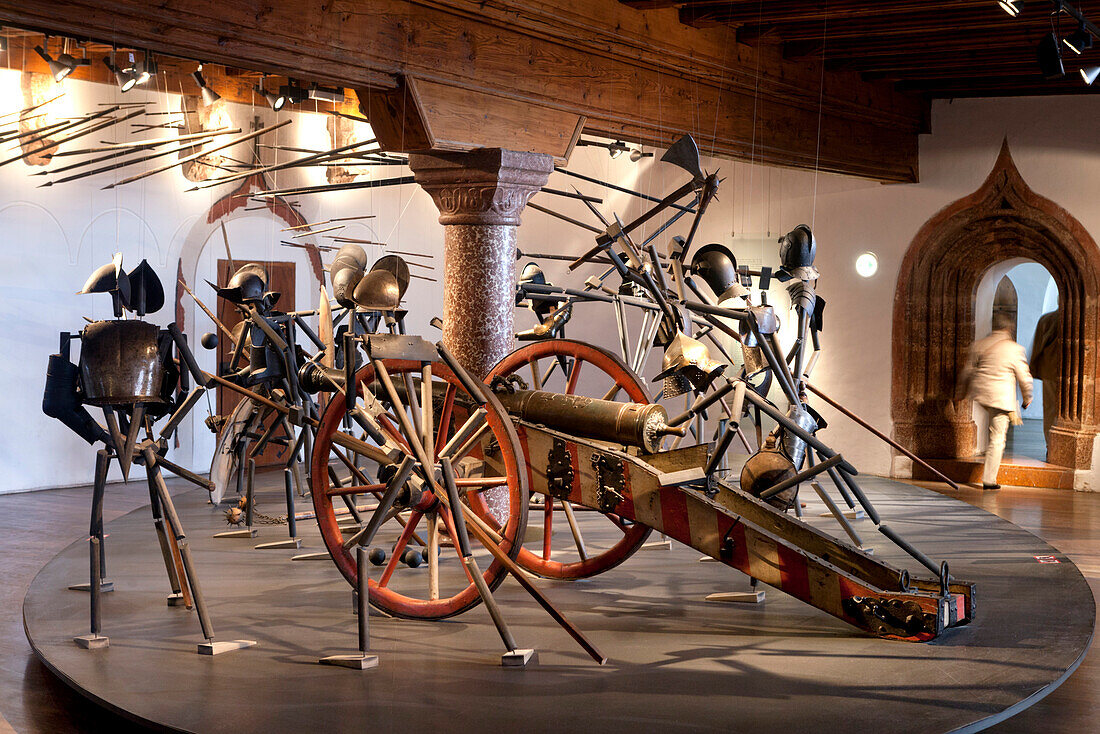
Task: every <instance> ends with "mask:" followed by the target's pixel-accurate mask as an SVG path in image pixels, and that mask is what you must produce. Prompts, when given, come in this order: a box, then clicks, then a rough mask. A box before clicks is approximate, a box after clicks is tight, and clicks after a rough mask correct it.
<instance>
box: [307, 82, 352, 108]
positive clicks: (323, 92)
mask: <svg viewBox="0 0 1100 734" xmlns="http://www.w3.org/2000/svg"><path fill="white" fill-rule="evenodd" d="M309 98H310V99H316V100H319V101H321V102H332V103H333V104H337V103H339V102H343V101H344V90H343V89H339V88H337V87H322V86H319V85H317V84H311V85H310V87H309Z"/></svg>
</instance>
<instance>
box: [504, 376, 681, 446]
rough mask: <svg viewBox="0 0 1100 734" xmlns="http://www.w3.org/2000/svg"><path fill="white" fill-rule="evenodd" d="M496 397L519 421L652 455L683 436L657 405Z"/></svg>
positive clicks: (529, 394) (539, 395)
mask: <svg viewBox="0 0 1100 734" xmlns="http://www.w3.org/2000/svg"><path fill="white" fill-rule="evenodd" d="M497 398H499V399H500V402H501V404H502V405H503V406H504V409H505V410H507V411H508V413H509V414H510V415H512V416H513V417H515V418H519V419H520V420H524V421H528V422H530V423H540V424H542V425H544V426H547V427H549V428H553V429H555V430H558V431H563V432H565V433H570V434H574V435H577V436H583V437H585V438H594V439H596V440H598V441H608V442H610V443H618V444H624V445H627V446H637V447H639V448H641V449H643V450H644V451H646V452H649V453H652V452H654V451H657V450H658V449H659V448H660V443H661V438H663V437H664V436H666V435H668V434H669V433H677V434H678V433H680V431H679V430H678V429H674V428H669V426H668V413H667V412H666V411H665V409H664V407H663V406H661V405H658V404H656V403H651V404H649V405H642V404H641V403H618V402H615V401H612V400H599V399H597V398H586V397H583V396H581V395H563V394H561V393H556V392H547V391H545V390H516V391H515V392H498V393H497Z"/></svg>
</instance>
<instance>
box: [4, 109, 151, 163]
mask: <svg viewBox="0 0 1100 734" xmlns="http://www.w3.org/2000/svg"><path fill="white" fill-rule="evenodd" d="M144 114H145V111H144V110H137V111H135V112H131V113H130V114H129V115H126V116H125V117H120V118H118V119H112V120H109V121H107V122H101V123H99V124H98V125H93V126H92V127H90V128H88V129H87V130H84V131H83V132H78V133H73V134H72V135H69V136H67V137H64V138H61V139H60V140H54V141H51V142H49V143H47V144H45V145H43V146H42V147H41V148H35V149H34V150H30V151H27V152H26V153H24V154H23V155H20V156H16V157H15V158H9V159H8V160H6V161H0V166H6V165H7V164H9V163H14V162H15V161H21V160H23V159H24V158H29V157H30V156H32V155H34V154H35V153H41V152H42V151H44V150H49V149H50V148H52V147H53V146H55V145H61V144H62V143H67V142H69V141H70V140H76V139H77V138H82V137H84V136H85V135H91V134H92V133H94V132H98V131H99V130H102V129H104V128H107V127H111V126H112V125H117V124H118V123H120V122H123V121H124V120H128V119H130V118H131V117H136V116H137V115H144Z"/></svg>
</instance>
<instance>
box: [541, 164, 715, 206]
mask: <svg viewBox="0 0 1100 734" xmlns="http://www.w3.org/2000/svg"><path fill="white" fill-rule="evenodd" d="M554 170H555V171H557V172H558V173H564V174H565V175H566V176H572V177H573V178H579V179H580V180H581V181H587V182H588V183H594V184H596V185H597V186H604V187H606V188H609V189H611V190H613V191H621V192H622V193H624V194H630V195H631V196H636V197H638V198H639V199H645V200H646V201H652V202H654V203H657V204H659V203H661V201H662V200H661V199H658V198H657V197H656V196H650V195H649V194H643V193H642V192H640V191H634V190H633V189H627V188H623V187H622V186H616V185H615V184H613V183H608V182H607V181H601V180H600V179H598V178H592V177H591V176H585V175H584V174H583V173H575V172H573V171H567V170H566V169H564V168H560V167H559V166H554ZM596 203H601V202H596ZM670 206H671V207H672V208H673V209H679V210H681V211H683V212H685V213H687V214H694V213H695V210H694V209H690V208H688V207H686V206H681V205H679V204H670Z"/></svg>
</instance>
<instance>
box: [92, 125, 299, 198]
mask: <svg viewBox="0 0 1100 734" xmlns="http://www.w3.org/2000/svg"><path fill="white" fill-rule="evenodd" d="M290 123H291V121H290V120H283V121H282V122H280V123H278V124H277V125H273V126H271V127H265V128H261V129H259V130H254V131H252V132H250V133H248V134H247V135H242V136H240V137H238V138H233V139H232V140H230V141H228V142H226V143H222V144H221V145H217V146H214V147H213V148H211V149H209V150H201V151H199V152H198V153H195V154H193V155H189V156H187V157H186V158H181V159H180V160H178V161H176V162H175V163H172V164H170V165H167V166H161V167H160V168H154V169H153V170H152V171H146V172H145V173H141V174H138V175H137V176H131V177H130V178H127V179H123V180H122V181H119V182H118V183H113V184H111V185H109V186H104V187H103V188H104V189H113V188H115V187H116V186H123V185H125V184H128V183H133V182H134V181H140V180H141V179H143V178H148V177H149V176H155V175H156V174H158V173H163V172H164V171H170V170H171V169H173V168H175V167H176V166H180V165H183V164H184V163H190V162H191V161H197V160H198V159H199V158H202V157H203V156H207V155H210V154H211V153H217V152H218V151H219V150H225V149H226V148H231V147H233V146H234V145H238V144H240V143H246V142H248V141H249V140H253V139H255V138H258V137H260V136H261V135H264V134H266V133H269V132H273V131H275V130H278V129H279V128H281V127H284V126H286V125H289V124H290Z"/></svg>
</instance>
